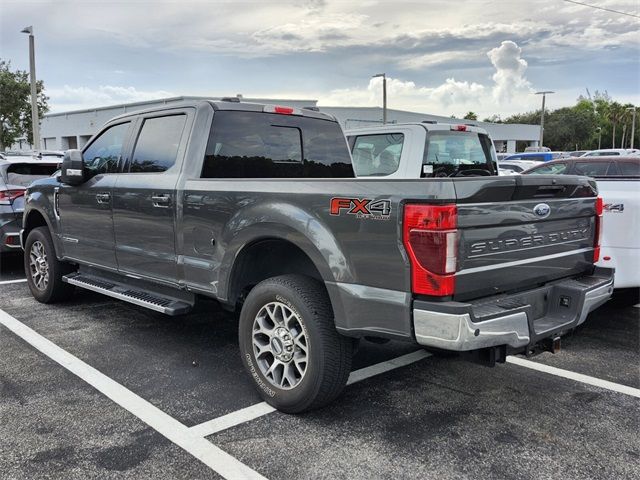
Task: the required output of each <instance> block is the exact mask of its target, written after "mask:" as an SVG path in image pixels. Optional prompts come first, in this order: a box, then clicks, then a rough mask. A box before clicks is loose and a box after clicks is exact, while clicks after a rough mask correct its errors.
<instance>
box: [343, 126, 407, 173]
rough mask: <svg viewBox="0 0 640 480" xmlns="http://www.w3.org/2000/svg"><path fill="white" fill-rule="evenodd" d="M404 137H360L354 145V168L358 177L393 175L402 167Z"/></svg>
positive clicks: (378, 135) (396, 135)
mask: <svg viewBox="0 0 640 480" xmlns="http://www.w3.org/2000/svg"><path fill="white" fill-rule="evenodd" d="M403 144H404V135H403V134H402V133H385V134H377V135H359V136H357V137H355V141H354V143H353V150H352V152H351V154H352V156H353V168H354V169H355V171H356V175H357V176H358V177H383V176H385V175H391V174H392V173H394V172H396V171H397V170H398V167H399V166H400V156H401V155H402V146H403Z"/></svg>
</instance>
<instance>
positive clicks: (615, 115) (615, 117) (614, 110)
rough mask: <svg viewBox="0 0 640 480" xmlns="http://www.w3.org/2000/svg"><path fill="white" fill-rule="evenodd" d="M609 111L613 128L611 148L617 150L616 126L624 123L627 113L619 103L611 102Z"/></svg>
mask: <svg viewBox="0 0 640 480" xmlns="http://www.w3.org/2000/svg"><path fill="white" fill-rule="evenodd" d="M608 110H609V111H608V112H607V113H608V117H609V121H610V122H611V127H612V134H611V148H616V125H617V124H618V123H620V122H621V121H622V119H623V117H624V116H625V114H626V113H627V111H626V109H625V108H624V107H623V106H622V105H620V104H619V103H618V102H611V104H610V105H609V109H608Z"/></svg>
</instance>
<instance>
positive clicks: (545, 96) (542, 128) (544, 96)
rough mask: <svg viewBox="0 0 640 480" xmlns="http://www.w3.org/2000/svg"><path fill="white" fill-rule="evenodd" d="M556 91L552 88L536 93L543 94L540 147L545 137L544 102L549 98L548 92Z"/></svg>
mask: <svg viewBox="0 0 640 480" xmlns="http://www.w3.org/2000/svg"><path fill="white" fill-rule="evenodd" d="M550 93H556V92H552V91H551V90H544V91H542V92H536V95H542V114H541V115H540V148H542V146H543V145H542V140H543V138H544V103H545V100H546V98H547V94H550Z"/></svg>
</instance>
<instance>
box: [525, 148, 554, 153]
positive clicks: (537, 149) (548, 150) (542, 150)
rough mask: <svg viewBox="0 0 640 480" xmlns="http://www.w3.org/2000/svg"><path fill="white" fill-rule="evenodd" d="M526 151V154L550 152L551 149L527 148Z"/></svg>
mask: <svg viewBox="0 0 640 480" xmlns="http://www.w3.org/2000/svg"><path fill="white" fill-rule="evenodd" d="M524 151H525V152H550V151H551V149H550V148H549V147H526V148H525V149H524Z"/></svg>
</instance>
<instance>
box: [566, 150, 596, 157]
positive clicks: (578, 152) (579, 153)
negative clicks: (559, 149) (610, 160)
mask: <svg viewBox="0 0 640 480" xmlns="http://www.w3.org/2000/svg"><path fill="white" fill-rule="evenodd" d="M590 151H591V150H574V151H573V152H569V156H570V157H581V156H582V155H584V154H585V153H587V152H590Z"/></svg>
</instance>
